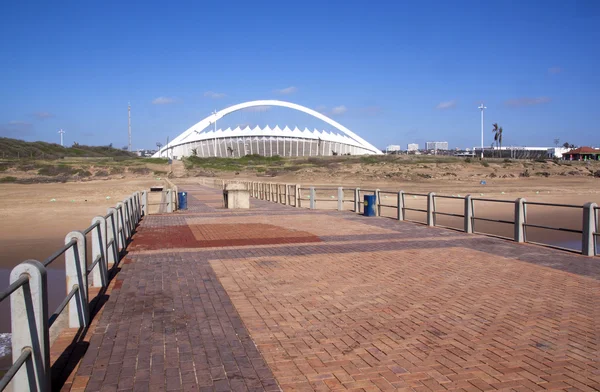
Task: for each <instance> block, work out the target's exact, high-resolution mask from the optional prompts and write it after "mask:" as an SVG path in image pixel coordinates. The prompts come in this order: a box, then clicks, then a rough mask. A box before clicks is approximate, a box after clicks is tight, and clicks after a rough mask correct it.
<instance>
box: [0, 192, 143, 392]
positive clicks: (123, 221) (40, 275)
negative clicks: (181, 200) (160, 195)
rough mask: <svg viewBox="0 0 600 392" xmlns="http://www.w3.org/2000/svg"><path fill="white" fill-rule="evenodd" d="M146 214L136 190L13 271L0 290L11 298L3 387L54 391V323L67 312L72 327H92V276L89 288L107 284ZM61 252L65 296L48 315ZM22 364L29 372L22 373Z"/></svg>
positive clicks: (1, 295) (1, 297) (0, 388)
mask: <svg viewBox="0 0 600 392" xmlns="http://www.w3.org/2000/svg"><path fill="white" fill-rule="evenodd" d="M146 213H147V193H146V191H143V192H135V193H133V194H132V195H131V196H130V197H128V198H126V199H125V200H123V202H120V203H117V205H116V207H114V208H109V209H108V211H107V214H106V215H104V216H96V217H94V218H93V219H92V224H91V225H90V226H89V227H87V228H86V229H85V230H83V231H72V232H70V233H68V234H67V235H66V237H65V244H64V246H62V247H61V248H60V249H58V250H57V251H56V252H54V253H53V254H52V255H50V256H49V257H48V258H47V259H46V260H44V262H43V263H41V262H39V261H37V260H26V261H24V262H22V263H20V264H19V265H17V266H16V267H14V268H13V269H12V271H11V273H10V285H9V286H8V288H7V289H6V290H5V291H3V292H2V293H0V302H1V301H3V300H4V299H6V298H10V315H11V346H12V353H13V354H12V355H13V364H12V365H11V367H10V368H9V370H8V372H7V373H6V374H5V375H4V376H3V377H2V379H1V380H0V391H3V390H4V389H6V387H7V386H8V385H9V384H11V383H12V385H13V387H14V388H13V389H14V390H15V391H30V390H35V391H40V392H45V391H50V389H51V381H50V380H51V377H50V376H51V374H50V371H51V363H50V327H51V326H52V325H54V324H55V322H56V320H57V319H58V317H59V316H60V315H61V314H62V313H63V312H64V311H65V310H66V311H67V318H68V327H69V328H85V327H87V326H88V325H89V322H90V311H89V284H88V276H89V275H91V282H89V283H91V287H100V288H106V287H107V286H108V283H109V277H110V273H111V272H113V270H114V269H115V268H116V267H117V265H118V263H119V261H120V258H121V255H122V254H123V250H124V249H125V248H126V247H127V244H128V242H129V240H130V239H131V236H132V235H133V233H134V232H135V229H136V227H137V225H138V224H139V222H140V220H141V219H142V217H143V216H144V215H145V214H146ZM87 235H90V236H91V241H92V246H91V252H88V250H87V247H86V241H87V240H86V236H87ZM109 250H110V251H109ZM88 253H90V254H89V255H88ZM62 255H64V257H65V274H66V281H67V290H66V291H67V295H66V297H65V298H64V299H63V300H62V302H61V303H60V304H59V305H58V307H57V309H56V310H55V311H54V313H52V315H50V316H49V315H48V283H47V269H46V267H48V266H49V265H50V264H51V263H52V262H54V261H55V260H57V259H58V258H59V257H61V256H62ZM88 256H89V257H88ZM88 259H89V260H90V261H89V262H88ZM23 366H25V371H19V370H20V369H21V368H22V367H23Z"/></svg>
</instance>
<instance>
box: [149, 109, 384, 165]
mask: <svg viewBox="0 0 600 392" xmlns="http://www.w3.org/2000/svg"><path fill="white" fill-rule="evenodd" d="M260 106H279V107H284V108H288V109H293V110H297V111H300V112H303V113H306V114H308V115H311V116H313V117H315V118H317V119H319V120H321V121H324V122H325V123H327V124H329V125H331V126H333V127H334V128H335V129H337V130H338V131H340V132H341V134H339V133H332V132H327V131H318V130H316V129H315V130H312V131H310V130H308V129H306V128H305V129H304V130H300V129H298V128H295V129H293V130H292V129H289V128H288V127H285V128H283V129H281V128H279V127H275V128H269V127H268V126H267V127H265V128H259V127H255V128H250V127H246V128H239V127H238V128H235V129H231V128H227V129H225V130H221V129H218V130H216V131H214V130H212V129H210V128H209V126H210V125H212V124H214V123H215V122H216V121H218V120H220V119H221V118H223V117H225V116H226V115H228V114H230V113H233V112H236V111H238V110H243V109H247V108H252V107H260ZM294 141H295V142H296V144H295V147H294ZM248 142H249V144H248ZM267 142H268V143H269V146H267ZM273 142H275V146H274V145H273ZM240 143H241V144H240ZM307 143H308V149H307ZM327 144H329V145H328V146H327ZM267 147H269V148H267ZM242 150H243V153H242ZM248 153H250V154H260V155H265V156H273V155H280V156H313V155H314V156H318V155H338V154H339V155H342V154H351V155H365V154H382V152H381V151H380V150H379V149H377V147H375V146H373V145H372V144H370V143H369V142H367V141H366V140H364V139H363V138H361V137H360V136H358V135H357V134H355V133H354V132H352V131H351V130H349V129H348V128H346V127H344V126H343V125H341V124H340V123H338V122H337V121H335V120H333V119H331V118H329V117H327V116H325V115H323V114H322V113H319V112H317V111H315V110H312V109H309V108H307V107H305V106H302V105H298V104H295V103H291V102H285V101H278V100H258V101H250V102H244V103H240V104H237V105H233V106H230V107H228V108H225V109H223V110H220V111H218V112H216V113H213V114H211V115H210V116H208V117H206V118H204V119H203V120H201V121H199V122H198V123H196V124H194V125H193V126H192V127H190V128H189V129H188V130H186V131H185V132H183V133H182V134H180V135H179V136H177V137H176V138H175V139H173V140H172V141H171V142H169V143H168V144H167V145H166V146H163V147H162V148H161V149H160V150H159V151H158V152H157V153H156V154H154V157H174V158H179V157H182V156H190V155H194V154H195V155H197V156H200V157H209V156H213V157H214V156H218V157H229V156H231V157H241V156H243V155H247V154H248Z"/></svg>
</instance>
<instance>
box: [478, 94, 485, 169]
mask: <svg viewBox="0 0 600 392" xmlns="http://www.w3.org/2000/svg"><path fill="white" fill-rule="evenodd" d="M479 109H480V110H481V159H483V111H484V110H485V109H487V107H485V106H484V105H483V103H482V104H481V105H479Z"/></svg>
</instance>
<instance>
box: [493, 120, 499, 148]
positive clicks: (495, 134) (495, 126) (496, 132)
mask: <svg viewBox="0 0 600 392" xmlns="http://www.w3.org/2000/svg"><path fill="white" fill-rule="evenodd" d="M492 127H494V128H492V132H494V142H495V143H496V146H498V123H493V124H492ZM493 147H494V145H493V144H492V148H493ZM493 155H494V154H493V151H492V156H493Z"/></svg>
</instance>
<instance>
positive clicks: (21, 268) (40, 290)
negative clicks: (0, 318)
mask: <svg viewBox="0 0 600 392" xmlns="http://www.w3.org/2000/svg"><path fill="white" fill-rule="evenodd" d="M23 275H26V276H28V277H29V281H28V283H26V284H24V285H23V286H21V288H19V289H18V290H17V291H15V292H13V293H12V295H11V296H10V318H11V332H12V335H11V345H12V357H13V362H15V361H16V360H17V359H18V358H19V357H20V356H21V354H22V353H23V350H25V349H26V348H31V358H30V360H28V361H26V362H25V365H24V367H25V369H22V370H20V371H19V372H17V374H16V375H15V377H14V378H13V381H12V385H13V388H14V391H33V390H37V391H40V392H46V391H50V388H51V382H50V336H49V326H48V279H47V276H46V268H44V266H43V265H42V263H40V262H39V261H37V260H27V261H24V262H22V263H21V264H19V265H17V266H16V267H15V268H13V270H12V271H11V273H10V283H11V284H12V283H14V282H15V281H16V280H17V279H19V278H21V276H23Z"/></svg>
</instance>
